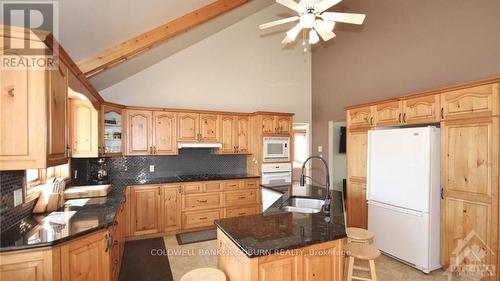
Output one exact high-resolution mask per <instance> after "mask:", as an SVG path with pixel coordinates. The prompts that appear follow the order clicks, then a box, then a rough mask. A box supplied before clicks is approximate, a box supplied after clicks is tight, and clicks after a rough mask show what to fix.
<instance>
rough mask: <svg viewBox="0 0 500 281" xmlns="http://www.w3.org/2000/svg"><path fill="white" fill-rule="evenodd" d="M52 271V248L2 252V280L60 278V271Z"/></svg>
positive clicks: (30, 280)
mask: <svg viewBox="0 0 500 281" xmlns="http://www.w3.org/2000/svg"><path fill="white" fill-rule="evenodd" d="M52 271H53V266H52V250H51V249H46V250H39V249H34V250H28V251H21V252H18V251H15V252H7V253H0V280H16V281H52V280H59V279H58V278H59V275H58V272H54V274H53V272H52Z"/></svg>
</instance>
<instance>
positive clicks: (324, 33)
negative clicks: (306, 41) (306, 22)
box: [314, 20, 336, 41]
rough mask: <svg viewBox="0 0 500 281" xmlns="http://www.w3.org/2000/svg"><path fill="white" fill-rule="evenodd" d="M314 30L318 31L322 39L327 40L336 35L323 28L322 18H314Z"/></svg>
mask: <svg viewBox="0 0 500 281" xmlns="http://www.w3.org/2000/svg"><path fill="white" fill-rule="evenodd" d="M314 30H316V31H317V32H318V34H319V36H321V38H322V39H323V41H328V40H330V39H332V38H333V37H335V36H336V35H335V33H333V32H332V31H331V30H328V29H326V28H325V26H324V25H323V21H322V20H316V22H314Z"/></svg>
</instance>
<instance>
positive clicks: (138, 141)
mask: <svg viewBox="0 0 500 281" xmlns="http://www.w3.org/2000/svg"><path fill="white" fill-rule="evenodd" d="M125 118H126V126H127V127H126V128H127V153H126V154H127V155H148V154H152V152H153V151H152V150H153V149H152V148H153V144H152V140H151V134H152V125H153V124H152V119H153V115H152V112H151V111H149V110H126V113H125Z"/></svg>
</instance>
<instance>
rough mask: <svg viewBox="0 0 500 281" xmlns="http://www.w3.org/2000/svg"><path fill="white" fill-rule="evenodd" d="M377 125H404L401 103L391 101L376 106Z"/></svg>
mask: <svg viewBox="0 0 500 281" xmlns="http://www.w3.org/2000/svg"><path fill="white" fill-rule="evenodd" d="M375 123H376V124H377V126H390V125H399V124H401V123H403V112H402V109H401V102H400V101H391V102H385V103H381V104H377V105H375ZM372 125H373V124H372Z"/></svg>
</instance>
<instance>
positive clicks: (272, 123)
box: [260, 115, 292, 136]
mask: <svg viewBox="0 0 500 281" xmlns="http://www.w3.org/2000/svg"><path fill="white" fill-rule="evenodd" d="M260 123H261V124H262V134H263V135H279V136H284V135H290V134H291V133H292V117H291V116H287V115H262V116H261V118H260Z"/></svg>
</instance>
